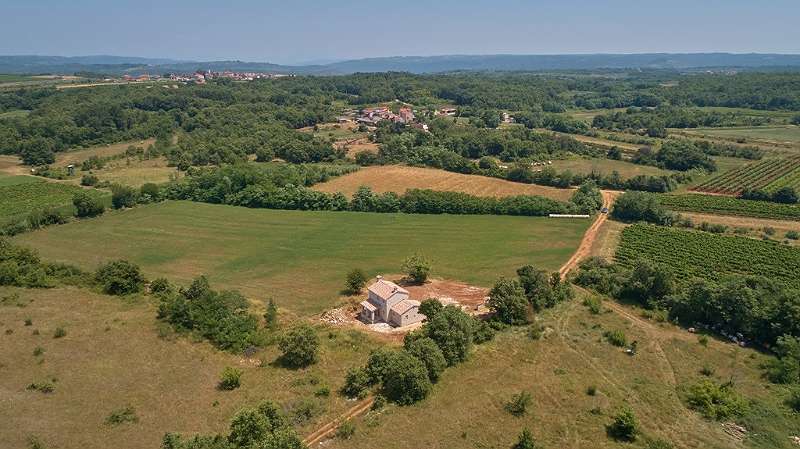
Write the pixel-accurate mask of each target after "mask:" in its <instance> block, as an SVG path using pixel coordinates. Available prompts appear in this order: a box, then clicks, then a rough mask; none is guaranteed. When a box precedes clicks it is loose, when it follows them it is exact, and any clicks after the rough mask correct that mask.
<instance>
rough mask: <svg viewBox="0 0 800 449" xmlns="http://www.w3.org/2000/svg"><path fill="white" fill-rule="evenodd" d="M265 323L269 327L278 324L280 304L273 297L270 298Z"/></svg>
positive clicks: (271, 327) (265, 313) (272, 327)
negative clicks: (276, 303)
mask: <svg viewBox="0 0 800 449" xmlns="http://www.w3.org/2000/svg"><path fill="white" fill-rule="evenodd" d="M264 323H265V324H266V326H267V328H268V329H275V327H277V326H278V306H277V305H275V301H274V300H273V299H272V298H270V299H269V302H268V303H267V311H266V312H264Z"/></svg>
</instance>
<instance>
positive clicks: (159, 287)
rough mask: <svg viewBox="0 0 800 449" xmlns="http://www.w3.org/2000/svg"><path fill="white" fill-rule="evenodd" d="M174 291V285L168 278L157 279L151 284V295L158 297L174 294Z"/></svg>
mask: <svg viewBox="0 0 800 449" xmlns="http://www.w3.org/2000/svg"><path fill="white" fill-rule="evenodd" d="M172 291H173V288H172V284H170V282H169V280H167V279H166V278H157V279H154V280H153V282H151V283H150V293H153V294H156V295H158V294H168V293H172Z"/></svg>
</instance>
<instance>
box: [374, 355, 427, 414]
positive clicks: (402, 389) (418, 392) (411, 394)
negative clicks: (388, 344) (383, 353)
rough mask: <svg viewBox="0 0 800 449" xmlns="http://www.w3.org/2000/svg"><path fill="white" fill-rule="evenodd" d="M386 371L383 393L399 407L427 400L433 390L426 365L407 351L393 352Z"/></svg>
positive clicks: (385, 368)
mask: <svg viewBox="0 0 800 449" xmlns="http://www.w3.org/2000/svg"><path fill="white" fill-rule="evenodd" d="M384 370H385V371H384V372H385V376H384V377H383V385H382V387H381V392H382V393H383V394H384V395H385V396H386V398H387V399H389V400H390V401H393V402H396V403H397V404H399V405H411V404H413V403H415V402H417V401H420V400H422V399H425V397H426V396H427V395H428V393H429V392H430V390H431V382H430V379H429V378H428V370H427V369H426V368H425V364H424V363H423V362H422V361H421V360H420V359H418V358H416V357H414V356H413V355H411V354H410V353H408V352H407V351H392V352H391V354H390V356H389V358H388V360H387V363H386V366H385V367H384Z"/></svg>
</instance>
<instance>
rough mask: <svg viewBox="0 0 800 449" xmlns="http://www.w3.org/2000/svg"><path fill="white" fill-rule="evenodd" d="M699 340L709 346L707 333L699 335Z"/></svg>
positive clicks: (702, 344) (701, 343)
mask: <svg viewBox="0 0 800 449" xmlns="http://www.w3.org/2000/svg"><path fill="white" fill-rule="evenodd" d="M697 342H698V343H700V345H701V346H706V347H708V337H707V336H705V335H701V336H699V337H697Z"/></svg>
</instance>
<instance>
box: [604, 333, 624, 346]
mask: <svg viewBox="0 0 800 449" xmlns="http://www.w3.org/2000/svg"><path fill="white" fill-rule="evenodd" d="M603 335H604V336H605V337H606V340H608V342H609V343H611V344H612V345H614V346H618V347H623V346H625V345H626V344H627V343H628V340H627V338H626V337H625V332H623V331H621V330H613V331H606V332H605V333H604V334H603Z"/></svg>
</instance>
